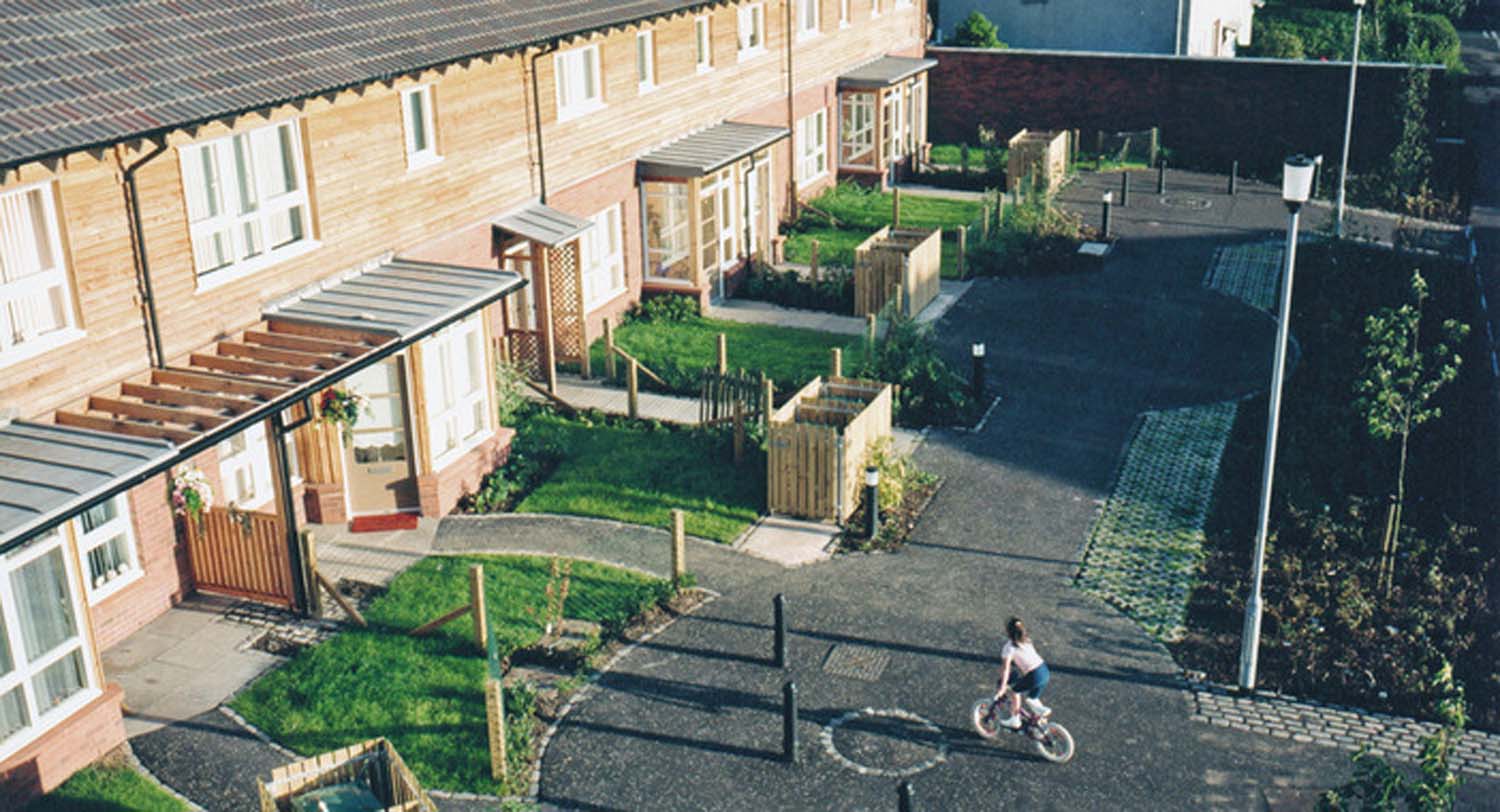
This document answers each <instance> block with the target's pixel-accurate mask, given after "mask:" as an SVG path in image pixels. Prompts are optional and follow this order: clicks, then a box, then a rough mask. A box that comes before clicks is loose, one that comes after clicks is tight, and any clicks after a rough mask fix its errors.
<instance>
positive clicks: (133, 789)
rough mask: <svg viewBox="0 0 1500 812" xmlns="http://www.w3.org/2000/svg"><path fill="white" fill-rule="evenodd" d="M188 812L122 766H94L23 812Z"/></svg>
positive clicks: (144, 778)
mask: <svg viewBox="0 0 1500 812" xmlns="http://www.w3.org/2000/svg"><path fill="white" fill-rule="evenodd" d="M126 810H129V811H130V812H187V804H184V803H183V802H182V801H180V800H178V799H177V798H176V797H174V796H172V795H171V794H169V793H168V792H167V791H166V790H164V789H162V788H161V787H159V786H157V785H156V784H155V783H153V782H152V781H151V779H149V778H147V777H146V776H144V775H141V774H140V773H138V772H136V771H135V770H132V769H131V768H129V767H127V766H125V765H123V764H117V765H114V764H95V765H93V766H90V767H85V768H83V769H82V770H79V771H78V772H76V773H74V774H73V777H72V778H69V779H68V780H67V781H65V782H63V785H62V786H60V787H58V788H57V789H55V790H52V791H51V792H49V793H47V794H46V795H44V796H42V798H41V799H40V800H38V801H36V802H35V803H33V804H31V805H30V806H28V807H26V812H126Z"/></svg>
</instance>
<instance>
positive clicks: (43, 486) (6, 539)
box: [0, 420, 174, 550]
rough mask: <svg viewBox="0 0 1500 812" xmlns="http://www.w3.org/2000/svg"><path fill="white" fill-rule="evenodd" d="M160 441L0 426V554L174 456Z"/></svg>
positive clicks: (62, 428)
mask: <svg viewBox="0 0 1500 812" xmlns="http://www.w3.org/2000/svg"><path fill="white" fill-rule="evenodd" d="M173 452H174V449H173V448H172V444H171V443H168V442H167V441H165V440H150V439H145V438H136V437H120V436H118V435H114V434H106V433H104V432H98V431H89V430H88V429H76V428H69V427H67V426H53V425H49V424H46V423H32V422H28V421H24V420H18V421H15V422H13V423H9V424H0V550H4V549H7V548H9V547H11V546H13V545H14V544H15V543H17V542H19V541H20V540H21V539H24V538H29V537H30V536H33V535H35V534H36V533H38V532H41V531H42V530H45V529H47V528H48V527H52V526H55V525H57V524H58V523H59V522H61V521H64V520H66V519H67V518H68V517H70V516H73V515H75V514H77V513H78V512H80V511H82V510H84V509H86V508H88V507H89V506H90V505H92V504H94V503H96V502H99V501H102V499H103V498H107V494H108V493H109V491H110V486H111V485H113V484H114V483H115V482H116V481H117V480H120V479H129V478H130V477H132V476H134V475H136V474H139V473H141V472H142V471H146V470H149V469H150V468H151V467H152V466H153V465H157V464H160V463H162V462H164V461H166V460H168V459H170V458H171V457H172V456H173Z"/></svg>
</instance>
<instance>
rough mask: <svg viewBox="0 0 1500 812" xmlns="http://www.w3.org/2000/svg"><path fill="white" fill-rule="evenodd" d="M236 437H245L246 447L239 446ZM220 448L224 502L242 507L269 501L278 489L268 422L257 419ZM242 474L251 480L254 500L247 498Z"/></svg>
mask: <svg viewBox="0 0 1500 812" xmlns="http://www.w3.org/2000/svg"><path fill="white" fill-rule="evenodd" d="M236 441H243V444H244V447H243V448H241V449H239V450H235V448H234V443H235V442H236ZM217 448H218V453H219V482H220V483H221V484H222V485H223V489H224V494H223V499H224V504H226V505H227V504H231V503H233V504H234V506H235V507H237V508H239V509H240V510H253V509H255V508H259V507H264V506H265V505H267V504H269V503H270V501H271V499H272V498H274V497H275V495H276V491H275V483H274V482H272V479H271V449H270V446H269V445H268V444H267V441H266V426H265V424H264V423H253V424H251V425H250V426H249V427H247V428H246V429H245V430H244V431H242V432H240V433H239V434H236V435H234V436H232V437H229V438H228V439H225V440H223V441H221V442H220V443H219V445H218V446H217ZM241 474H243V475H244V478H245V480H246V481H247V482H249V484H250V494H249V500H251V501H247V500H246V494H244V493H242V492H241V491H240V484H239V483H240V475H241Z"/></svg>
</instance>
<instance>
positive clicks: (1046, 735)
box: [1032, 721, 1073, 764]
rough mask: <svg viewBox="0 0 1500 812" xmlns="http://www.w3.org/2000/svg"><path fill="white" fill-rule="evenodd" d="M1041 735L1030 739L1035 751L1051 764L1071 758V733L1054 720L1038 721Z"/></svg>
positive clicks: (1064, 762)
mask: <svg viewBox="0 0 1500 812" xmlns="http://www.w3.org/2000/svg"><path fill="white" fill-rule="evenodd" d="M1038 727H1039V728H1040V730H1041V735H1040V736H1038V737H1036V738H1034V739H1033V740H1032V744H1034V745H1036V752H1037V754H1038V755H1040V756H1041V757H1042V758H1045V759H1047V760H1048V761H1050V762H1052V763H1053V764H1066V763H1068V762H1069V761H1072V760H1073V734H1071V733H1069V732H1068V729H1067V728H1065V727H1063V726H1062V725H1060V724H1057V723H1056V722H1047V721H1043V722H1040V723H1038Z"/></svg>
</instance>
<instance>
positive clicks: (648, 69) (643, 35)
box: [635, 31, 656, 91]
mask: <svg viewBox="0 0 1500 812" xmlns="http://www.w3.org/2000/svg"><path fill="white" fill-rule="evenodd" d="M635 81H636V84H637V85H638V86H639V87H640V89H641V90H643V91H645V90H651V89H652V88H654V87H656V32H655V31H642V32H640V33H639V34H636V35H635Z"/></svg>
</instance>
